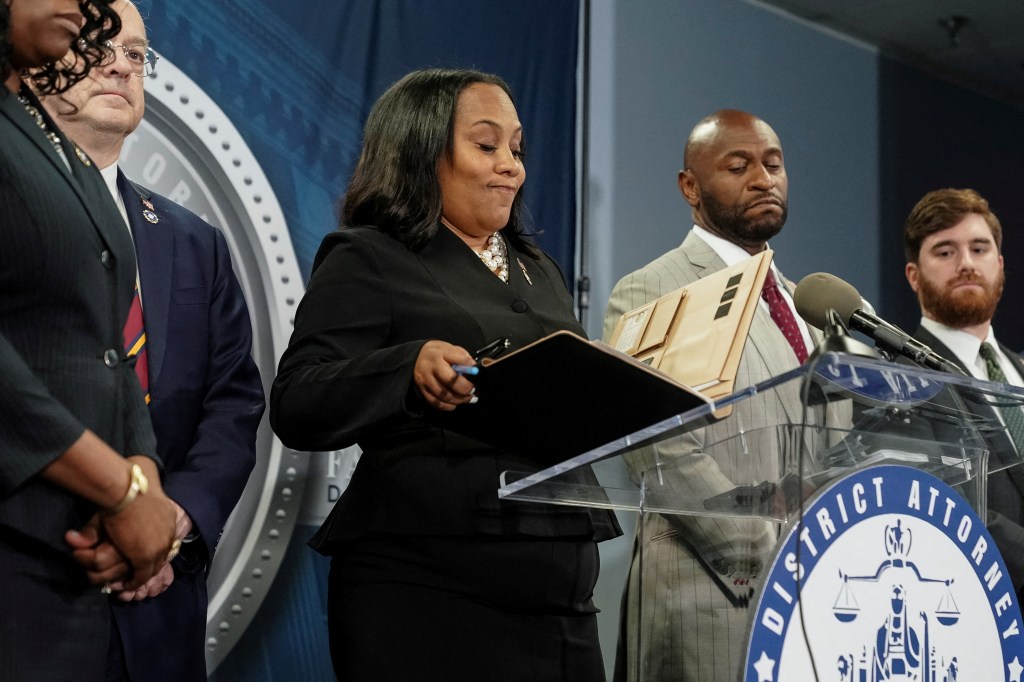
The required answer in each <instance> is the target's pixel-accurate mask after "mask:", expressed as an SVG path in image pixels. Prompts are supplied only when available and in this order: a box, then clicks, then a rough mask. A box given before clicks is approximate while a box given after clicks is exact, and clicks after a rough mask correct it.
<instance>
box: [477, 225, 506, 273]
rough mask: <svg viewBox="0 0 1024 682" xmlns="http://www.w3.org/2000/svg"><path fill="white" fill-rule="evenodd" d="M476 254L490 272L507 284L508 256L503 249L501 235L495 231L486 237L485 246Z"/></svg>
mask: <svg viewBox="0 0 1024 682" xmlns="http://www.w3.org/2000/svg"><path fill="white" fill-rule="evenodd" d="M477 255H478V256H480V260H481V261H483V263H484V265H486V266H487V268H488V269H489V270H490V271H491V272H493V273H494V274H495V275H497V276H498V277H499V278H500V279H501V281H502V282H505V283H506V284H508V256H507V254H506V251H505V240H504V239H502V238H501V235H499V234H498V233H497V232H495V233H494V234H492V235H491V236H490V237H488V238H487V248H485V249H484V250H483V251H481V252H480V253H478V254H477Z"/></svg>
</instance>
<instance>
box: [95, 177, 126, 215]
mask: <svg viewBox="0 0 1024 682" xmlns="http://www.w3.org/2000/svg"><path fill="white" fill-rule="evenodd" d="M100 175H102V176H103V182H105V183H106V185H107V189H108V190H110V196H112V197H113V198H114V203H115V204H117V210H118V211H120V213H121V217H122V218H124V224H125V226H128V211H127V209H125V207H124V199H122V198H121V192H120V191H119V190H118V189H117V164H116V163H112V164H110V165H109V166H107V167H106V168H103V169H101V170H100Z"/></svg>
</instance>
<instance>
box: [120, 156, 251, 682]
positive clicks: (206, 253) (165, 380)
mask: <svg viewBox="0 0 1024 682" xmlns="http://www.w3.org/2000/svg"><path fill="white" fill-rule="evenodd" d="M118 189H119V190H120V193H121V197H122V199H123V200H124V204H125V209H126V211H127V213H128V221H129V224H130V225H131V229H132V235H133V236H134V238H135V249H136V252H137V257H138V263H139V277H140V281H141V291H142V304H143V311H144V316H145V325H146V337H147V339H146V348H147V352H148V354H149V375H150V376H149V388H150V395H151V402H150V405H149V412H150V415H151V417H152V419H153V428H154V430H155V431H156V439H157V451H158V452H159V453H160V456H161V457H162V458H163V461H164V467H165V470H164V478H163V485H164V490H165V491H166V493H167V495H168V496H169V497H170V498H171V499H173V500H174V501H175V502H177V503H178V504H180V505H181V506H182V507H183V508H184V509H185V511H186V512H187V513H188V515H189V517H191V519H192V523H193V529H192V533H193V534H194V535H195V536H196V537H195V539H194V540H193V541H191V542H187V543H185V544H184V545H183V546H182V551H181V554H180V555H179V556H178V557H177V558H176V559H175V560H174V563H173V566H174V573H175V578H174V582H173V583H172V585H171V587H170V588H169V589H168V590H167V592H165V593H164V594H161V595H159V596H157V597H156V598H153V599H147V600H145V601H143V602H140V603H132V604H128V605H124V604H122V603H121V602H118V601H114V602H113V603H114V604H115V609H114V613H115V617H116V619H117V624H118V630H119V632H120V635H121V638H122V641H123V642H124V645H125V655H126V657H127V662H128V668H129V671H130V673H131V679H132V680H133V682H142V681H144V680H168V681H171V680H174V681H181V680H205V679H206V666H205V638H206V609H207V593H206V574H207V571H208V569H209V565H210V560H211V559H212V557H213V552H214V548H215V547H216V545H217V541H218V540H219V539H220V534H221V531H222V529H223V528H224V524H225V522H226V521H227V518H228V515H229V514H230V513H231V510H232V509H233V508H234V506H235V504H236V503H237V502H238V498H239V497H240V496H241V494H242V489H243V488H244V487H245V483H246V481H247V480H248V478H249V473H250V471H251V470H252V468H253V465H254V464H255V461H256V430H257V428H258V427H259V423H260V418H261V416H262V414H263V385H262V383H261V382H260V375H259V372H258V370H257V368H256V363H255V362H254V361H253V359H252V357H251V355H250V352H251V348H252V327H251V324H250V321H249V312H248V309H247V308H246V305H245V299H244V297H243V296H242V290H241V288H240V287H239V285H238V281H237V280H236V278H235V274H234V272H233V271H232V269H231V258H230V254H229V251H228V246H227V242H226V241H225V240H224V235H222V234H221V233H220V231H219V230H217V229H216V228H214V227H212V226H211V225H209V224H207V223H205V222H204V221H203V220H202V219H200V218H199V217H198V216H196V215H195V214H193V213H191V212H190V211H187V210H186V209H184V208H182V207H180V206H178V205H177V204H175V203H174V202H172V201H170V200H169V199H166V198H164V197H161V196H159V195H155V194H152V193H151V192H149V191H148V190H146V189H145V188H143V187H140V186H138V185H135V184H133V183H131V182H129V181H128V179H127V178H125V176H124V175H123V174H121V173H120V171H119V172H118ZM146 202H148V203H149V207H151V208H149V207H148V206H147V205H146ZM145 211H148V212H149V215H150V216H151V217H152V218H155V220H156V222H152V221H151V220H148V219H147V218H146V217H145V215H144V212H145Z"/></svg>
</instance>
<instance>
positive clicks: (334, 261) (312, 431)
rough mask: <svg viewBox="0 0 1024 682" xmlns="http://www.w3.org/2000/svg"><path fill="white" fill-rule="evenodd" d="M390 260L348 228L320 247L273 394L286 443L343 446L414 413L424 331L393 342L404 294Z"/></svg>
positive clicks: (273, 416) (273, 415) (273, 410)
mask: <svg viewBox="0 0 1024 682" xmlns="http://www.w3.org/2000/svg"><path fill="white" fill-rule="evenodd" d="M403 248H404V247H403ZM389 260H391V259H390V258H389V257H388V255H387V254H384V253H381V252H380V251H379V250H378V249H375V248H374V246H373V245H371V244H370V243H369V241H367V240H364V239H360V238H359V237H358V236H356V235H353V234H350V233H348V232H346V231H342V232H339V233H337V235H336V236H335V238H334V239H333V240H329V241H325V243H324V245H323V246H322V247H321V253H320V254H319V255H318V257H317V262H318V263H319V265H318V266H317V267H316V269H315V270H314V272H313V275H312V277H311V278H310V281H309V287H308V288H307V290H306V294H305V296H303V298H302V302H301V304H300V305H299V308H298V310H297V311H296V315H295V331H294V333H293V334H292V339H291V342H290V344H289V346H288V349H287V350H286V351H285V353H284V356H283V357H282V358H281V362H280V365H279V368H278V374H277V378H276V379H275V380H274V386H273V389H272V391H271V394H270V423H271V425H272V426H273V428H274V431H275V432H276V433H277V435H278V436H279V437H280V438H281V441H282V442H283V443H285V445H287V446H289V447H292V448H296V449H300V450H334V449H339V448H342V447H347V446H349V445H352V444H353V443H355V442H356V441H357V440H358V439H359V437H360V434H362V433H364V432H365V431H366V430H367V429H368V428H370V427H380V426H382V425H386V423H387V421H388V420H389V419H390V418H398V417H401V416H408V415H410V414H412V413H414V411H415V407H416V404H415V402H413V401H415V399H416V398H415V396H414V395H412V392H411V391H410V387H411V386H412V372H413V367H414V366H415V364H416V358H417V356H418V355H419V351H420V349H421V348H422V347H423V344H424V343H426V339H423V340H418V341H406V342H400V343H397V344H395V345H388V336H389V332H390V330H391V326H392V316H393V314H394V312H393V308H394V301H393V297H394V296H396V295H399V294H397V293H396V292H395V291H394V290H393V289H392V288H391V285H390V280H389V278H388V276H387V273H386V272H385V270H384V269H383V267H382V265H384V264H386V263H388V262H389ZM410 405H412V406H413V410H410Z"/></svg>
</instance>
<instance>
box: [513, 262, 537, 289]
mask: <svg viewBox="0 0 1024 682" xmlns="http://www.w3.org/2000/svg"><path fill="white" fill-rule="evenodd" d="M516 262H517V263H519V269H520V270H522V271H523V277H525V278H526V283H527V284H529V285H530V286H531V287H532V286H533V280H532V279H530V275H529V274H527V272H526V266H525V265H523V261H521V260H519V259H518V258H516Z"/></svg>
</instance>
